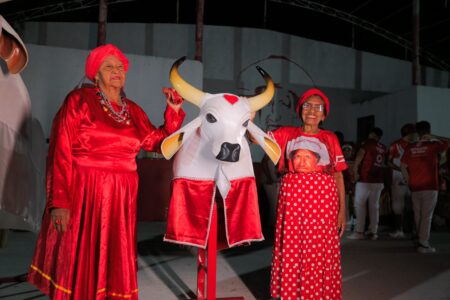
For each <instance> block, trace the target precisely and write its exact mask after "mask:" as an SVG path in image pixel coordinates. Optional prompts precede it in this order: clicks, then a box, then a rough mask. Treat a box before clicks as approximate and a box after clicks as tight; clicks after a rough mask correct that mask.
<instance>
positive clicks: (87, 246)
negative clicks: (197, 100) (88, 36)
mask: <svg viewBox="0 0 450 300" xmlns="http://www.w3.org/2000/svg"><path fill="white" fill-rule="evenodd" d="M127 70H128V59H127V58H126V57H125V55H124V54H123V53H122V52H121V51H120V50H119V49H118V48H117V47H115V46H113V45H110V44H109V45H105V46H100V47H97V48H95V49H94V50H92V51H91V53H90V54H89V56H88V58H87V61H86V77H87V78H88V79H90V80H91V81H93V82H95V87H94V86H93V87H83V88H79V89H76V90H74V91H72V92H70V93H69V94H68V96H67V97H66V99H65V101H64V103H63V105H62V107H61V108H60V109H59V111H58V113H57V115H56V117H55V119H54V121H53V126H52V133H51V137H50V147H49V153H48V159H47V208H46V211H45V213H44V216H43V220H42V228H41V231H40V234H39V238H38V241H37V245H36V250H35V254H34V257H33V261H32V264H31V266H30V272H29V278H28V280H29V281H30V282H31V283H32V284H34V285H35V286H37V287H38V288H39V289H41V290H42V291H43V292H44V293H45V294H47V295H48V296H49V297H50V298H51V299H80V300H85V299H109V298H111V297H119V298H126V299H137V298H138V289H137V274H136V230H135V229H136V198H137V188H138V177H137V172H136V160H135V158H136V155H137V154H138V151H139V150H140V149H141V148H143V149H145V150H147V151H158V149H159V146H160V143H161V142H162V140H163V139H164V138H165V137H166V136H168V135H170V134H171V133H173V132H175V131H176V130H178V129H179V128H180V126H181V124H182V122H183V119H184V115H185V114H184V112H183V111H182V110H181V101H178V102H179V103H178V104H175V102H176V101H174V100H177V99H178V100H179V99H180V98H179V96H178V95H177V94H176V92H173V91H172V90H166V92H165V93H166V102H167V109H166V111H165V113H164V117H165V123H164V125H163V126H161V127H160V128H155V127H154V126H153V125H152V124H151V123H150V121H149V120H148V118H147V116H146V114H145V112H144V111H143V110H142V109H141V108H140V107H139V106H138V105H137V104H136V103H134V102H133V101H131V100H130V99H128V98H126V97H125V96H124V93H123V87H124V84H125V79H126V72H127Z"/></svg>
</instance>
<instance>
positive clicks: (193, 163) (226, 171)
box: [161, 57, 280, 199]
mask: <svg viewBox="0 0 450 300" xmlns="http://www.w3.org/2000/svg"><path fill="white" fill-rule="evenodd" d="M184 60H185V57H183V58H181V59H179V60H177V61H176V62H175V63H174V64H173V66H172V69H171V71H170V81H171V83H172V85H173V87H174V88H175V90H176V91H177V92H178V93H179V94H180V95H181V96H182V97H183V98H184V99H185V100H187V101H189V102H191V103H193V104H195V105H197V106H199V107H200V114H199V116H198V117H197V118H196V119H194V120H193V121H191V122H190V123H189V124H187V125H186V126H184V127H183V128H181V129H180V130H178V131H177V132H175V133H173V134H172V135H170V136H169V137H167V138H166V139H165V140H164V141H163V143H162V145H161V150H162V154H163V155H164V157H165V158H166V159H170V158H171V157H172V156H173V155H174V154H175V153H176V152H177V151H178V154H177V156H176V158H175V161H174V176H175V178H180V177H181V178H189V179H193V180H215V182H216V184H217V187H218V188H219V191H220V193H221V195H222V197H223V198H224V199H225V198H226V195H227V193H228V191H229V187H230V185H229V182H230V180H233V179H239V178H245V177H253V176H254V173H253V165H252V160H251V156H250V148H249V145H248V142H247V141H246V139H245V133H246V131H249V133H250V135H251V136H252V137H253V139H254V140H255V141H256V142H257V143H258V144H259V145H260V146H261V147H262V148H263V150H264V151H265V152H266V153H267V154H268V156H269V157H270V158H271V160H272V161H273V162H274V163H275V164H276V163H277V162H278V159H279V157H280V148H279V146H278V144H277V143H276V142H275V141H273V140H272V139H271V138H270V137H269V136H267V135H266V134H265V133H264V132H263V131H262V130H261V129H259V128H258V127H257V126H256V125H255V124H254V123H253V122H252V121H250V114H251V113H252V112H256V111H258V110H259V109H261V108H262V107H264V106H265V105H267V104H268V103H269V102H270V100H271V99H272V97H273V95H274V92H275V88H274V83H273V80H272V79H271V77H270V76H269V75H268V74H267V73H266V72H265V71H264V70H263V69H261V68H259V67H257V69H258V71H259V72H260V74H261V75H262V76H263V77H264V79H265V81H266V85H267V87H266V89H265V91H264V92H263V93H261V94H259V95H257V96H254V97H250V98H247V97H239V96H236V95H233V94H228V93H224V94H208V93H204V92H202V91H200V90H198V89H196V88H195V87H193V86H191V85H190V84H189V83H187V82H186V81H184V80H183V79H182V78H181V76H180V75H179V73H178V67H179V66H180V65H181V64H182V62H183V61H184Z"/></svg>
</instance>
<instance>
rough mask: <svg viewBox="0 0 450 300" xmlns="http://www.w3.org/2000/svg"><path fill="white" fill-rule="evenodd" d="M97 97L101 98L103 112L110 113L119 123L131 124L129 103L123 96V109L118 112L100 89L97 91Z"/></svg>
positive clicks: (121, 98)
mask: <svg viewBox="0 0 450 300" xmlns="http://www.w3.org/2000/svg"><path fill="white" fill-rule="evenodd" d="M97 96H98V97H99V100H100V104H101V105H102V108H103V111H104V112H106V113H108V116H110V117H111V118H112V119H113V120H114V121H116V122H118V123H125V124H127V125H129V124H130V121H131V119H130V112H129V111H128V106H127V103H126V102H125V101H124V98H123V96H121V97H120V102H121V103H122V105H121V107H122V109H121V110H120V111H119V112H117V111H116V110H115V109H114V107H113V106H112V105H111V102H110V101H109V100H108V97H106V95H105V94H104V93H103V92H102V91H101V90H100V89H99V90H98V91H97Z"/></svg>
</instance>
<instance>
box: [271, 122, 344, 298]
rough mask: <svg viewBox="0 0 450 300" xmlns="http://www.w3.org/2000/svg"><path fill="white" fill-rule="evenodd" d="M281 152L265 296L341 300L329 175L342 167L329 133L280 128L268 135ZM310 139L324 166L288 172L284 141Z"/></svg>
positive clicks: (333, 195)
mask: <svg viewBox="0 0 450 300" xmlns="http://www.w3.org/2000/svg"><path fill="white" fill-rule="evenodd" d="M269 135H272V136H273V137H274V138H275V140H276V141H277V143H278V144H279V145H280V147H281V149H282V158H281V160H280V163H279V166H278V167H279V170H280V171H284V173H286V172H287V174H285V175H284V176H283V178H282V182H281V188H280V193H279V196H278V208H277V224H276V231H275V245H274V249H273V253H272V272H271V284H270V292H271V296H272V297H276V298H281V299H341V298H342V292H341V291H342V283H341V282H342V279H341V277H342V275H341V262H340V240H339V234H338V230H337V216H338V210H339V200H338V193H337V187H336V182H335V179H334V176H333V174H334V173H335V172H340V171H343V170H345V169H346V168H347V164H346V163H345V160H344V157H343V155H342V150H341V148H340V145H339V141H338V139H337V137H336V136H335V135H334V133H332V132H330V131H326V130H321V131H320V132H319V133H318V134H314V135H310V134H305V133H304V132H303V131H302V129H301V128H300V127H281V128H279V129H277V130H275V131H273V132H271V133H269ZM301 137H307V138H310V139H315V140H316V141H317V142H320V143H322V144H323V145H325V147H326V149H327V150H328V155H329V164H328V165H326V166H322V171H320V172H314V173H308V174H304V173H293V170H292V169H291V165H290V164H289V162H288V160H287V156H288V153H287V151H286V150H287V148H288V145H289V144H290V143H293V142H295V141H296V140H298V139H300V138H301Z"/></svg>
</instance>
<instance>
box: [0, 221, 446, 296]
mask: <svg viewBox="0 0 450 300" xmlns="http://www.w3.org/2000/svg"><path fill="white" fill-rule="evenodd" d="M163 232H164V223H139V225H138V239H139V243H138V251H139V257H138V263H139V271H138V279H139V296H140V297H139V298H140V299H164V300H165V299H194V298H195V289H196V255H195V250H194V249H189V248H183V247H179V246H176V245H172V244H167V243H163V242H162V241H161V239H162V234H163ZM35 240H36V235H35V234H33V233H30V232H19V231H11V232H10V234H9V241H8V246H7V247H6V248H2V249H0V277H5V276H8V277H9V276H15V275H19V274H23V273H25V272H26V271H27V266H28V264H29V263H30V260H31V256H32V253H33V251H34V243H35ZM431 242H432V244H433V245H434V246H435V247H436V248H437V249H438V252H437V253H435V254H427V255H424V254H419V253H417V252H416V251H415V249H414V248H413V244H412V242H411V240H392V239H390V238H388V236H387V234H386V233H385V232H383V231H382V232H381V233H380V239H379V240H377V241H369V240H364V241H350V240H348V239H346V238H343V239H342V267H343V299H345V300H360V299H362V300H371V299H374V300H375V299H376V300H383V299H395V300H415V299H418V300H419V299H420V300H425V299H430V300H431V299H432V300H443V299H450V232H449V231H445V232H432V240H431ZM270 258H271V239H270V237H269V238H268V239H267V240H266V241H265V242H261V243H255V244H254V245H252V246H247V247H239V248H235V249H229V250H226V251H223V252H221V254H220V255H219V257H218V272H217V295H218V297H233V296H241V297H244V298H245V299H269V295H268V289H269V272H270ZM0 299H2V300H3V299H7V300H12V299H22V300H25V299H47V298H46V297H45V296H43V295H42V293H40V292H39V291H38V290H37V289H35V288H34V287H33V286H31V285H30V284H28V283H5V284H2V285H0Z"/></svg>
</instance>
